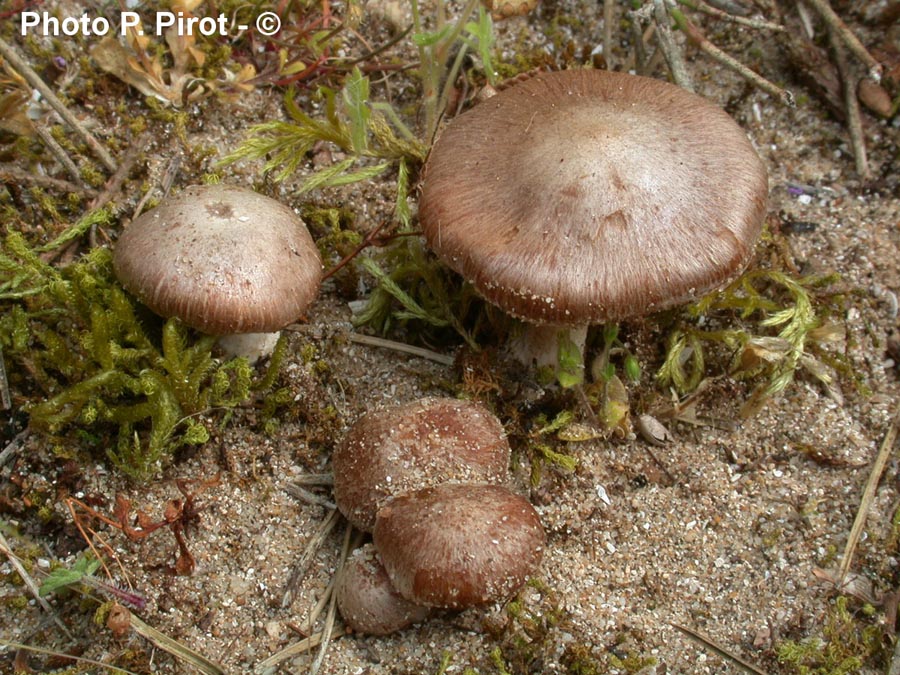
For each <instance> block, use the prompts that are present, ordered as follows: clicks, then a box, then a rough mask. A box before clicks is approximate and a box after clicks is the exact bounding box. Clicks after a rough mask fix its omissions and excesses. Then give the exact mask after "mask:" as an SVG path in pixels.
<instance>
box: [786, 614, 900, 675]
mask: <svg viewBox="0 0 900 675" xmlns="http://www.w3.org/2000/svg"><path fill="white" fill-rule="evenodd" d="M849 603H850V600H849V599H848V598H847V597H845V596H840V597H838V598H837V599H836V600H835V601H834V606H833V607H832V608H831V610H830V611H829V612H828V614H827V616H826V617H825V622H824V625H823V626H822V637H810V638H806V639H803V640H800V641H794V640H786V641H784V642H782V643H781V644H780V645H778V649H777V651H778V660H779V661H781V662H782V663H784V664H786V665H787V666H789V667H790V668H791V669H792V672H795V673H798V674H799V675H850V673H858V672H860V670H861V669H862V668H863V667H865V666H870V667H876V668H877V666H878V664H879V662H880V661H881V660H882V659H883V658H884V657H885V656H886V655H887V654H888V652H887V650H888V649H889V647H890V642H889V641H888V640H886V639H885V634H884V628H883V627H882V626H880V625H879V624H878V623H876V622H874V621H873V620H872V615H873V614H874V611H873V610H872V608H871V607H863V608H862V609H861V610H860V611H858V612H854V611H851V610H850V604H849ZM891 649H892V648H891Z"/></svg>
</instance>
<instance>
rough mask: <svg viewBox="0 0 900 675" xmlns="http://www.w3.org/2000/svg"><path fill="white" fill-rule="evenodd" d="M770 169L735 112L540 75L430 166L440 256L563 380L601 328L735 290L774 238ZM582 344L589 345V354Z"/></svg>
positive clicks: (620, 86) (456, 124)
mask: <svg viewBox="0 0 900 675" xmlns="http://www.w3.org/2000/svg"><path fill="white" fill-rule="evenodd" d="M767 193H768V185H767V177H766V169H765V166H764V165H763V163H762V161H761V160H760V158H759V156H758V155H757V154H756V151H755V150H754V149H753V146H752V145H751V144H750V142H749V140H748V139H747V136H746V134H745V133H744V131H743V130H742V129H741V128H740V127H739V126H738V125H737V124H736V123H735V122H734V121H733V120H732V119H731V118H730V117H729V116H728V115H727V114H726V113H725V112H724V111H722V110H720V109H719V108H718V107H716V106H715V105H713V104H712V103H709V102H708V101H706V100H704V99H703V98H701V97H699V96H696V95H694V94H691V93H689V92H687V91H685V90H683V89H680V88H678V87H675V86H673V85H670V84H667V83H665V82H661V81H657V80H653V79H649V78H644V77H639V76H635V75H627V74H624V73H616V72H608V71H597V70H577V71H564V72H556V73H541V74H539V75H536V76H535V77H533V78H531V79H529V80H526V81H524V82H522V83H520V84H517V85H515V86H513V87H511V88H509V89H506V90H504V91H501V92H500V93H499V94H497V95H496V96H493V97H491V98H490V99H488V100H487V101H485V102H483V103H481V104H480V105H478V106H476V107H475V108H473V109H472V110H470V111H468V112H466V113H464V114H462V115H460V116H459V117H457V118H456V119H454V120H453V121H452V122H451V123H450V124H449V125H448V126H447V128H446V129H445V130H444V131H443V133H442V134H441V136H440V138H439V139H438V140H437V142H436V143H435V145H434V147H433V148H432V150H431V153H430V154H429V157H428V162H427V165H426V167H425V169H424V173H423V182H422V192H421V198H420V202H419V217H420V220H421V224H422V227H423V230H424V234H425V238H426V240H427V242H428V245H429V246H430V247H431V248H432V249H433V250H434V251H435V252H436V253H437V255H438V256H439V257H440V258H441V259H442V260H444V262H445V263H446V264H447V265H449V266H450V267H451V268H452V269H454V270H455V271H456V272H458V273H459V274H461V275H462V276H463V277H465V279H467V280H468V281H470V282H471V283H472V284H473V285H474V286H475V288H476V289H477V290H478V291H479V292H480V293H481V295H482V296H483V297H484V298H485V299H487V300H488V301H489V302H491V303H493V304H494V305H497V306H498V307H500V308H501V309H503V310H504V311H505V312H507V313H508V314H510V315H512V316H514V317H517V318H519V319H521V320H522V321H524V322H527V323H528V324H535V325H538V326H539V327H538V328H535V329H533V330H529V331H526V335H525V336H523V339H522V344H521V346H520V356H524V360H526V361H529V362H530V361H535V360H536V361H538V365H543V364H547V363H551V364H556V356H557V340H558V339H559V336H560V333H561V332H563V331H569V330H572V331H573V335H572V340H573V341H574V342H576V343H577V342H579V341H580V342H581V343H582V345H583V339H584V335H586V332H587V326H588V325H590V324H596V323H603V322H610V321H619V320H622V319H626V318H631V317H636V316H642V315H645V314H648V313H651V312H654V311H657V310H661V309H664V308H667V307H671V306H674V305H678V304H681V303H684V302H688V301H690V300H692V299H694V298H697V297H698V296H700V295H702V294H704V293H706V292H708V291H710V290H712V289H715V288H717V287H720V286H722V285H724V284H725V283H727V282H729V281H730V280H732V279H734V278H735V277H737V276H738V275H739V274H740V272H741V271H742V269H743V267H744V266H745V265H746V264H747V262H748V261H749V259H750V256H751V254H752V252H753V248H754V244H755V242H756V239H757V238H758V236H759V234H760V231H761V229H762V225H763V220H764V217H765V214H766V200H767ZM579 338H580V340H579Z"/></svg>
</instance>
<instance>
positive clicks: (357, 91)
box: [222, 68, 425, 192]
mask: <svg viewBox="0 0 900 675" xmlns="http://www.w3.org/2000/svg"><path fill="white" fill-rule="evenodd" d="M317 98H318V99H319V101H320V102H321V104H322V107H323V112H324V118H322V119H320V118H316V117H313V116H311V115H308V114H306V113H305V112H303V111H302V110H301V109H300V106H299V105H298V104H297V101H296V92H294V91H293V90H289V91H288V92H287V93H286V94H285V98H284V103H285V109H286V110H287V113H288V116H289V117H290V121H281V120H277V121H273V122H266V123H264V124H258V125H256V126H254V127H252V128H251V129H250V131H249V135H248V137H247V139H246V140H245V141H244V142H243V143H242V144H241V145H240V146H239V147H238V148H237V150H235V151H234V152H232V153H231V154H229V155H227V156H226V157H224V158H223V160H222V161H223V163H225V164H229V163H233V162H236V161H239V160H242V159H262V158H266V163H265V167H264V168H265V170H266V171H267V172H274V174H273V177H274V178H275V180H277V181H282V180H284V179H285V178H287V177H288V176H290V175H292V174H294V173H295V172H296V171H297V169H298V168H299V167H300V164H301V163H302V162H304V161H305V160H306V155H307V153H308V152H310V151H311V150H312V148H313V146H314V145H315V144H316V143H318V142H325V143H330V144H332V145H334V146H336V147H337V148H338V149H340V150H341V151H342V152H344V153H347V155H348V157H347V158H346V159H343V160H341V161H339V162H337V163H335V164H334V165H332V166H329V167H326V168H324V169H321V170H319V171H317V172H315V173H314V174H312V175H311V176H310V177H308V178H307V179H306V180H305V181H304V182H303V184H302V185H301V188H300V192H309V191H312V190H315V189H318V188H323V187H335V186H339V185H347V184H349V183H355V182H358V181H363V180H369V179H371V178H374V177H375V176H378V175H380V174H381V173H383V172H384V171H385V170H386V169H387V168H388V167H389V166H390V165H391V163H392V162H397V163H399V162H400V161H401V160H410V159H412V160H415V161H422V160H423V159H424V157H425V148H424V146H423V145H422V144H421V143H419V142H418V141H417V140H416V139H415V137H414V136H413V135H412V133H411V132H410V131H409V129H407V128H406V126H405V125H403V123H402V122H401V121H400V119H399V117H397V116H396V115H394V114H393V111H392V110H391V121H392V122H393V123H394V126H391V124H390V123H388V121H387V119H386V117H385V115H384V114H382V111H386V110H389V109H388V108H384V107H376V106H374V105H372V104H371V103H370V101H369V79H368V78H367V77H365V76H363V74H362V73H361V72H360V70H359V69H358V68H354V70H353V72H352V73H351V74H350V75H349V76H348V77H347V79H346V81H345V83H344V88H343V89H342V90H341V91H340V92H337V91H334V90H333V89H331V88H329V87H320V88H319V90H318V93H317ZM395 128H396V129H398V130H399V135H398V132H397V131H395ZM372 159H376V160H379V159H380V160H386V161H381V162H379V163H377V164H374V165H368V166H361V167H359V168H355V167H357V166H358V165H360V164H363V163H364V162H367V161H371V160H372Z"/></svg>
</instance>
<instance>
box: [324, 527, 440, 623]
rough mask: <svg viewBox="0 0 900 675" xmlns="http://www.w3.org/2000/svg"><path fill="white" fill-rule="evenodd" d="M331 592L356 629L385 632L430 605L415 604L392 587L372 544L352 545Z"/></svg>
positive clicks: (424, 614) (422, 615)
mask: <svg viewBox="0 0 900 675" xmlns="http://www.w3.org/2000/svg"><path fill="white" fill-rule="evenodd" d="M334 592H335V598H336V599H337V606H338V610H340V612H341V616H342V617H344V623H346V624H347V625H348V626H349V627H350V628H352V629H353V630H354V631H355V632H357V633H365V634H368V635H387V634H388V633H393V632H395V631H398V630H402V629H404V628H406V627H407V626H411V625H412V624H414V623H418V622H420V621H424V620H425V619H427V618H428V616H429V615H430V614H431V608H429V607H423V606H421V605H416V604H414V603H412V602H410V601H409V600H406V599H405V598H403V597H402V596H401V595H400V594H399V593H397V591H395V590H394V587H393V586H391V580H390V579H389V578H388V575H387V572H385V570H384V566H383V565H382V564H381V562H380V561H379V560H378V557H377V555H376V553H375V547H374V546H373V545H372V544H366V545H365V546H363V547H362V548H358V549H356V550H355V551H354V552H353V553H352V554H351V556H350V557H349V558H348V559H347V561H346V562H345V563H344V566H343V567H342V568H341V573H340V576H339V577H338V581H337V586H336V587H335V591H334Z"/></svg>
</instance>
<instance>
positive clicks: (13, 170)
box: [0, 164, 97, 197]
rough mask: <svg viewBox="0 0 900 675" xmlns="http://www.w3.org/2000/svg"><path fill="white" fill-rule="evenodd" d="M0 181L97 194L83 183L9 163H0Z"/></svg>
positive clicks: (56, 190) (90, 194)
mask: <svg viewBox="0 0 900 675" xmlns="http://www.w3.org/2000/svg"><path fill="white" fill-rule="evenodd" d="M0 182H3V183H7V182H9V183H15V184H16V185H34V186H36V187H40V188H45V189H47V190H53V191H55V192H79V193H81V194H84V195H87V196H88V197H93V196H95V195H96V194H97V191H96V190H93V189H91V188H86V187H84V186H83V185H76V184H75V183H70V182H69V181H67V180H61V179H59V178H51V177H50V176H40V175H38V174H33V173H28V172H27V171H22V169H19V168H17V167H15V166H12V165H10V164H0Z"/></svg>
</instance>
